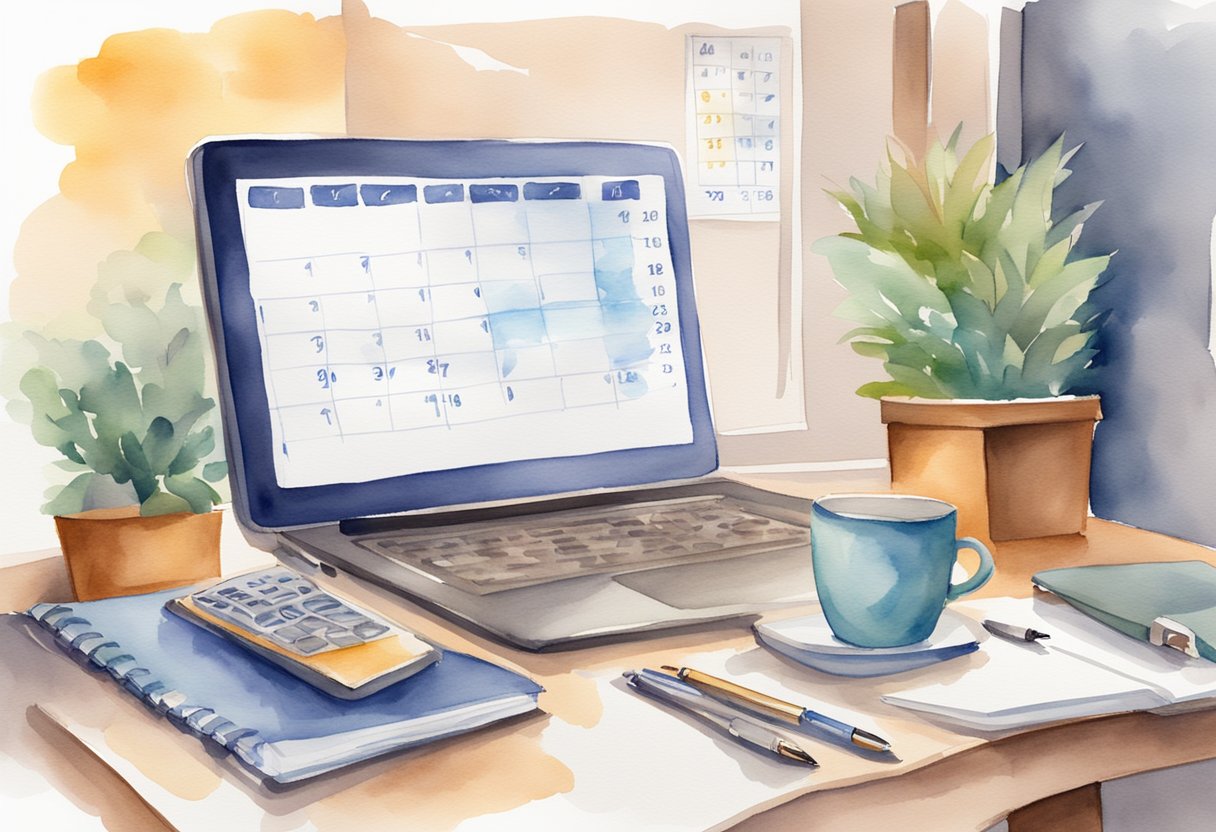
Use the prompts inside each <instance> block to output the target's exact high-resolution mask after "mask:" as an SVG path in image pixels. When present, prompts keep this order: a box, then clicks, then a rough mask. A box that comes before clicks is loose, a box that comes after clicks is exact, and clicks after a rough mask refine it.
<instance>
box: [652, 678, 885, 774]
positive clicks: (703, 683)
mask: <svg viewBox="0 0 1216 832" xmlns="http://www.w3.org/2000/svg"><path fill="white" fill-rule="evenodd" d="M663 669H664V670H668V671H671V672H672V673H673V674H675V676H676V678H678V679H679V680H680V681H681V682H685V683H687V684H688V685H689V686H691V687H695V688H696V689H697V690H698V691H701V692H704V693H705V694H707V695H708V696H711V697H715V698H717V699H719V700H725V701H727V702H732V703H734V704H737V705H739V706H740V707H742V708H746V709H747V710H749V711H754V712H756V713H759V714H763V715H764V716H766V717H769V718H771V719H777V720H781V721H782V722H788V723H790V724H792V725H796V726H798V727H799V728H800V729H802V728H811V729H814V730H816V731H821V732H823V733H826V734H829V735H831V736H833V737H836V738H837V739H839V740H841V741H843V742H847V743H851V744H852V745H855V746H857V747H858V748H863V749H865V750H866V751H874V752H878V753H885V752H888V751H890V750H891V743H889V742H887V741H886V740H884V739H883V738H882V737H880V736H878V735H877V734H872V733H870V732H869V731H864V730H862V729H861V728H857V727H854V726H852V725H849V724H848V723H847V722H841V721H840V720H838V719H833V718H832V717H830V716H828V715H827V714H821V713H819V712H818V711H813V710H811V709H810V708H804V707H803V706H801V705H795V704H794V703H792V702H785V701H783V700H781V699H777V698H776V697H775V696H769V695H768V694H766V693H761V692H760V691H756V690H752V689H751V688H745V687H743V686H742V685H737V684H735V683H734V682H729V681H727V680H726V679H719V678H718V677H717V676H710V675H709V674H708V673H703V672H701V671H700V670H693V669H692V668H691V667H679V668H676V667H671V666H669V665H663Z"/></svg>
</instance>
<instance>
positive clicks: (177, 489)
mask: <svg viewBox="0 0 1216 832" xmlns="http://www.w3.org/2000/svg"><path fill="white" fill-rule="evenodd" d="M165 488H167V489H169V491H170V492H172V493H173V494H176V495H177V496H179V497H181V498H182V499H183V500H185V501H186V502H187V503H189V504H190V510H191V511H193V512H194V513H195V514H206V513H207V512H208V511H210V510H211V506H213V505H215V504H216V503H218V502H219V501H220V495H219V494H217V493H216V491H215V489H214V488H212V487H211V486H209V485H208V484H207V483H205V482H203V481H202V480H200V479H199V478H198V477H191V476H187V475H185V474H179V475H178V476H175V477H165Z"/></svg>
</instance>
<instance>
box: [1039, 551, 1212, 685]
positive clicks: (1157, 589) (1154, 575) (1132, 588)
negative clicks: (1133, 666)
mask: <svg viewBox="0 0 1216 832" xmlns="http://www.w3.org/2000/svg"><path fill="white" fill-rule="evenodd" d="M1031 580H1032V581H1033V582H1034V584H1035V586H1038V587H1039V588H1041V589H1045V590H1047V591H1048V592H1051V593H1053V594H1055V595H1058V596H1059V597H1061V598H1063V599H1064V600H1065V601H1067V602H1068V603H1070V604H1072V605H1073V606H1074V607H1076V608H1077V609H1079V610H1081V611H1082V612H1084V613H1086V614H1087V615H1090V616H1092V617H1093V618H1096V619H1097V620H1098V621H1101V622H1103V623H1104V624H1108V625H1110V626H1111V627H1114V628H1115V629H1116V630H1119V631H1120V632H1122V633H1126V634H1127V635H1129V636H1131V637H1133V638H1137V639H1140V640H1141V641H1147V642H1149V643H1151V644H1157V645H1160V646H1163V647H1172V648H1174V649H1176V650H1181V651H1182V652H1184V653H1186V654H1187V655H1190V656H1202V657H1203V658H1205V659H1207V660H1208V661H1214V662H1216V566H1212V565H1211V564H1208V563H1205V562H1203V561H1198V560H1186V561H1174V562H1166V563H1129V564H1124V565H1118V566H1074V567H1070V568H1066V569H1048V570H1046V571H1044V572H1039V573H1037V574H1036V575H1035V576H1034V577H1032V578H1031Z"/></svg>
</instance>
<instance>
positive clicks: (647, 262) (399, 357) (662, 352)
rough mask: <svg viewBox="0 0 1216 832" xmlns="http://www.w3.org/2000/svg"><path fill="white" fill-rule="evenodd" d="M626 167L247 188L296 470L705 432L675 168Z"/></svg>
mask: <svg viewBox="0 0 1216 832" xmlns="http://www.w3.org/2000/svg"><path fill="white" fill-rule="evenodd" d="M389 179H392V178H391V177H385V178H384V181H385V182H386V183H387V182H388V180H389ZM606 179H610V178H609V177H567V178H565V179H563V180H561V181H556V177H555V178H554V180H551V181H549V182H548V183H547V185H548V186H549V187H543V188H542V187H541V186H540V185H538V184H536V183H531V184H529V183H528V181H527V180H524V179H522V178H520V179H518V180H514V182H512V183H511V184H503V185H499V184H497V183H495V184H494V185H493V186H492V187H493V188H495V189H497V193H500V194H506V193H509V194H510V196H509V198H501V199H486V198H484V197H483V198H481V199H477V198H475V197H476V196H481V195H482V194H484V193H485V191H486V189H487V188H489V187H490V186H486V185H482V184H480V182H479V181H477V180H473V181H471V182H470V181H469V180H465V181H463V182H457V181H444V180H440V181H439V183H440V184H435V185H429V184H428V185H427V186H426V188H425V189H424V187H423V185H422V180H415V181H417V182H418V183H419V184H418V188H417V199H416V200H415V199H410V200H407V201H405V202H403V203H402V204H397V205H395V206H394V207H391V208H383V207H373V206H367V207H364V206H363V205H357V206H353V207H343V208H334V207H325V208H320V207H319V206H316V208H317V210H314V206H313V205H311V204H308V203H307V201H305V204H304V205H303V206H299V210H298V211H297V212H295V213H287V212H286V211H283V210H274V209H270V208H262V206H258V205H242V210H243V212H244V213H243V219H244V221H245V222H246V223H248V224H251V225H247V227H246V230H247V233H249V234H250V237H251V238H253V239H254V244H253V245H252V246H250V247H249V248H248V249H247V257H248V261H249V266H250V291H251V294H252V295H253V296H254V297H253V299H254V302H255V303H256V304H257V305H258V309H259V312H261V310H262V309H263V308H264V310H265V316H264V317H261V318H260V320H259V322H258V331H259V340H260V341H261V343H262V346H263V354H262V361H261V363H262V366H263V372H264V378H265V382H266V386H267V390H268V394H269V398H271V399H272V400H273V402H272V404H271V416H272V418H273V420H274V431H273V435H274V438H275V439H276V446H277V448H278V451H277V452H276V456H275V459H274V463H275V471H276V477H278V478H279V481H280V484H283V485H285V486H292V485H300V484H305V485H307V484H309V483H315V482H320V481H328V480H329V479H331V478H332V477H334V476H340V477H342V479H343V480H344V481H364V480H366V479H369V478H374V477H377V476H385V475H396V474H401V473H408V472H411V471H414V470H433V469H435V468H437V467H443V468H448V467H461V466H462V465H474V464H479V463H481V462H485V461H496V460H503V461H509V460H512V459H526V458H537V457H547V456H550V455H557V456H563V455H565V456H569V455H577V454H580V453H589V452H598V451H599V450H613V449H619V448H625V447H635V446H639V445H641V446H645V445H647V444H650V443H658V444H662V445H671V444H679V443H681V442H687V441H690V440H689V439H688V437H689V436H690V431H691V426H690V424H689V412H688V402H687V398H686V393H685V388H684V385H685V381H684V365H683V355H682V353H681V352H680V331H679V318H678V315H677V314H676V312H677V307H676V305H675V298H676V296H675V294H674V293H672V289H674V288H675V287H674V276H673V267H672V264H671V260H670V253H669V249H668V246H667V242H668V241H667V237H666V230H667V228H666V210H665V206H664V201H663V191H662V184H661V182H662V180H661V178H660V177H658V176H655V175H651V176H650V177H649V178H648V179H644V180H643V181H641V182H639V181H637V180H630V181H615V182H614V181H607V182H603V181H602V180H606ZM343 181H344V182H346V181H347V180H343ZM372 181H373V182H375V183H376V185H377V186H380V182H381V180H379V179H376V180H372ZM399 181H400V180H399V179H395V180H394V182H399ZM264 182H270V183H273V187H277V188H288V187H291V186H293V185H295V182H294V181H292V180H264ZM257 184H258V185H260V186H263V187H266V185H263V182H262V181H260V182H258V183H257ZM304 184H305V185H308V184H312V183H304ZM327 184H330V183H327ZM356 184H358V183H356ZM601 185H602V187H601ZM610 186H611V187H610ZM409 187H411V188H412V187H413V186H412V185H410V186H409ZM479 189H480V190H479ZM424 190H425V191H426V193H425V196H426V199H425V201H424V200H423V196H424ZM433 196H434V197H435V198H434V199H432V197H433ZM487 203H488V204H487ZM504 203H505V204H504ZM259 209H261V210H259ZM293 210H295V209H293ZM403 223H405V224H403ZM340 238H345V239H346V240H347V244H346V245H335V244H334V243H335V241H337V240H338V239H340ZM351 241H354V242H355V245H350V244H349V243H350V242H351ZM669 293H670V294H669ZM669 304H670V307H669ZM313 339H317V340H316V342H315V343H316V346H318V347H320V349H318V350H317V352H316V354H315V358H314V357H313V355H314V353H313V350H314V343H313ZM318 364H321V365H322V366H321V367H318ZM318 383H320V384H319V385H318ZM280 387H282V388H283V389H282V390H280V389H279V388H280ZM424 402H425V403H424ZM382 403H383V407H382ZM566 413H568V414H570V417H569V418H570V419H572V420H577V421H573V422H568V420H567V419H566V417H564V416H563V414H566ZM610 414H611V415H610ZM507 422H509V423H510V424H512V425H532V426H533V427H529V428H512V429H511V431H508V430H507V429H506V428H505V427H502V426H501V425H505V424H506V423H507ZM494 423H500V426H498V427H495V425H494ZM567 424H570V425H578V426H580V427H566V425H567ZM540 425H543V426H545V427H543V428H541V427H538V426H540ZM437 430H441V431H442V434H443V435H447V436H451V437H452V438H451V439H438V438H436V437H438V436H440V434H437V433H434V432H433V431H437ZM516 431H522V432H516ZM424 436H426V437H429V438H427V439H422V438H421V437H424ZM377 437H379V439H378V438H377ZM408 437H418V438H417V439H414V440H410V441H408V442H407V438H408ZM477 437H484V439H481V440H479V439H477ZM491 438H492V441H493V442H494V443H500V444H498V445H495V446H488V445H484V444H480V445H479V442H482V443H484V442H488V441H491ZM386 443H387V444H386ZM501 443H505V444H501ZM389 447H391V448H393V449H395V450H391V451H389V450H386V449H387V448H389ZM289 448H295V449H297V451H298V452H297V453H293V454H291V455H288V453H287V451H288V449H289ZM322 460H324V462H322ZM335 466H336V467H335ZM335 471H337V472H338V473H335Z"/></svg>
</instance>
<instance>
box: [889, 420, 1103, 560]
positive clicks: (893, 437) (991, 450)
mask: <svg viewBox="0 0 1216 832" xmlns="http://www.w3.org/2000/svg"><path fill="white" fill-rule="evenodd" d="M1101 418H1102V411H1101V408H1100V406H1099V401H1098V397H1097V396H1064V397H1060V398H1056V399H1015V400H1012V401H991V402H989V401H984V402H979V401H951V400H941V401H936V400H932V399H900V398H885V399H883V400H882V420H883V422H885V423H886V425H887V444H888V449H889V452H890V459H891V487H892V489H893V490H895V491H900V492H904V493H915V494H924V495H926V496H929V497H937V498H938V499H940V500H946V501H947V502H950V503H953V504H954V505H956V506H958V510H959V533H960V534H963V535H970V536H972V537H979V538H981V539H986V540H1016V539H1020V538H1028V537H1046V536H1048V535H1059V534H1076V533H1078V532H1081V531H1083V530H1084V529H1085V520H1086V517H1088V515H1089V466H1090V457H1091V452H1092V448H1093V433H1094V424H1095V423H1096V422H1097V421H1098V420H1099V419H1101Z"/></svg>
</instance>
